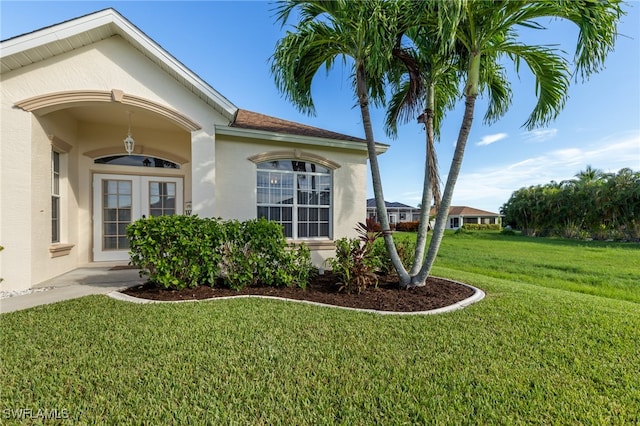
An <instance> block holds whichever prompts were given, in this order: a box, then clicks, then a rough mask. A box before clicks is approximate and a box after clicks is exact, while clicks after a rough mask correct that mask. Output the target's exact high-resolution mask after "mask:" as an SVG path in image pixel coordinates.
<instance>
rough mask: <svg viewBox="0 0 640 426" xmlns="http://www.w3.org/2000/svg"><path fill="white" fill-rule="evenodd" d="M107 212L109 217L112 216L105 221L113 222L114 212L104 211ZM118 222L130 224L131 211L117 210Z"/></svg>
mask: <svg viewBox="0 0 640 426" xmlns="http://www.w3.org/2000/svg"><path fill="white" fill-rule="evenodd" d="M106 211H108V212H109V213H110V214H111V216H113V218H111V219H109V218H107V219H105V220H115V219H116V218H115V216H116V215H115V212H113V211H111V210H106ZM118 221H120V222H131V210H130V209H119V210H118Z"/></svg>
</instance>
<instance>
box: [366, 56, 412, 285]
mask: <svg viewBox="0 0 640 426" xmlns="http://www.w3.org/2000/svg"><path fill="white" fill-rule="evenodd" d="M356 90H357V94H358V103H359V105H360V113H361V114H362V125H363V127H364V133H365V138H366V140H367V152H368V154H369V166H370V167H371V180H372V183H373V194H374V197H375V200H376V211H377V214H378V220H379V221H380V225H381V226H382V235H383V237H384V243H385V246H386V248H387V252H388V253H389V257H390V258H391V262H392V263H393V267H394V268H395V269H396V271H397V272H398V276H399V277H400V285H401V286H404V285H407V284H408V283H409V281H410V280H411V277H410V276H409V274H408V273H407V271H406V269H405V268H404V265H403V264H402V261H401V260H400V256H398V252H397V250H396V245H395V244H394V242H393V235H392V234H391V229H390V227H389V218H388V216H387V207H386V206H385V204H384V194H383V192H382V179H381V178H380V167H379V165H378V154H377V153H376V143H375V139H374V138H373V127H372V126H371V115H370V113H369V95H368V93H367V84H366V73H365V71H364V68H363V66H362V65H359V66H358V67H357V69H356Z"/></svg>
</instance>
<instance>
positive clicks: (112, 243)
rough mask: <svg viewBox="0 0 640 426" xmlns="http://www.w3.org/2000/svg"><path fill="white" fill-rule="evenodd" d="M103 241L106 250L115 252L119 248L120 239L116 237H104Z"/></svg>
mask: <svg viewBox="0 0 640 426" xmlns="http://www.w3.org/2000/svg"><path fill="white" fill-rule="evenodd" d="M102 240H103V244H104V247H103V248H104V249H105V250H115V249H117V248H118V239H117V238H116V237H104V238H103V239H102Z"/></svg>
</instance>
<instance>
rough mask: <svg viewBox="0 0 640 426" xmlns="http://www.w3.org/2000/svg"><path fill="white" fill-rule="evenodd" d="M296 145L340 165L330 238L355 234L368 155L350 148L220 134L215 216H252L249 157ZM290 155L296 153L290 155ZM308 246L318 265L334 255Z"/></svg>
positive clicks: (254, 212) (363, 209) (361, 209)
mask: <svg viewBox="0 0 640 426" xmlns="http://www.w3.org/2000/svg"><path fill="white" fill-rule="evenodd" d="M296 149H297V150H299V151H302V152H303V153H304V152H309V153H312V154H314V155H319V156H322V157H324V158H325V159H326V160H329V161H332V162H335V163H337V164H339V165H340V167H338V168H337V169H335V170H334V171H333V205H332V214H333V218H332V231H333V240H336V239H338V238H341V237H345V236H348V237H355V236H356V232H355V230H354V228H355V226H356V225H357V223H358V222H361V221H362V220H363V218H364V217H365V214H366V185H365V182H366V173H367V157H366V152H363V151H356V150H350V149H336V148H328V147H322V146H310V145H303V144H295V143H287V142H265V141H259V140H241V139H238V138H235V137H228V136H226V137H220V136H219V137H218V139H217V141H216V160H217V165H216V193H217V197H218V199H219V200H221V202H219V203H217V205H216V211H215V216H216V217H221V218H223V219H229V218H235V219H240V220H246V219H255V218H256V215H257V209H256V164H255V163H254V162H253V161H251V160H250V159H249V157H252V156H254V155H258V154H264V153H269V152H274V151H284V150H291V151H294V150H296ZM291 159H295V157H293V155H292V156H291ZM222 200H224V201H222ZM311 247H312V260H313V262H314V264H315V265H316V266H318V267H320V266H322V264H323V262H324V260H325V259H327V258H328V257H331V256H334V255H335V250H334V249H332V248H328V247H326V245H324V247H323V248H322V249H318V247H314V246H313V245H311Z"/></svg>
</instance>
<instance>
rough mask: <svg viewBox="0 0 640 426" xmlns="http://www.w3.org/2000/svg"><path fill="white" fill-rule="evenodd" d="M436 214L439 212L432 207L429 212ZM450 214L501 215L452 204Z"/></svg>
mask: <svg viewBox="0 0 640 426" xmlns="http://www.w3.org/2000/svg"><path fill="white" fill-rule="evenodd" d="M429 213H430V214H432V215H435V214H436V213H437V212H436V210H435V209H434V208H433V207H432V208H431V211H430V212H429ZM449 216H500V215H499V214H498V213H493V212H488V211H486V210H480V209H474V208H473V207H467V206H451V207H449Z"/></svg>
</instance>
